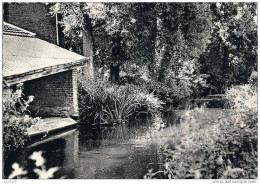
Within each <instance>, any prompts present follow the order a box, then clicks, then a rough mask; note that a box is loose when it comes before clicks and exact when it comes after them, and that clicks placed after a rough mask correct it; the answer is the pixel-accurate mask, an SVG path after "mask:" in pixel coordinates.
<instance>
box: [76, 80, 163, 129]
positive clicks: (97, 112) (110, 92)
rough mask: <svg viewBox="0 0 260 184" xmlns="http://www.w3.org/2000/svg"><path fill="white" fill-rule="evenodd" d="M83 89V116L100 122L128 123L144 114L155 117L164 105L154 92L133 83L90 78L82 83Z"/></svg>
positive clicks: (81, 98)
mask: <svg viewBox="0 0 260 184" xmlns="http://www.w3.org/2000/svg"><path fill="white" fill-rule="evenodd" d="M81 91H82V92H81V94H80V109H81V117H82V118H83V119H89V118H92V119H93V120H94V121H95V122H96V123H100V124H111V125H113V124H126V123H128V122H129V121H130V120H132V119H135V118H138V117H139V116H140V114H145V115H151V116H154V115H155V114H158V113H159V112H160V109H161V108H162V104H163V103H162V102H161V101H160V100H159V99H158V98H157V97H156V96H155V95H154V94H153V93H149V92H148V91H145V90H144V89H142V88H140V87H138V86H136V85H133V84H126V85H121V86H120V85H116V84H111V83H107V82H103V81H93V80H89V81H84V82H83V83H82V84H81Z"/></svg>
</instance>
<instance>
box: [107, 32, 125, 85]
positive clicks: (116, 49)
mask: <svg viewBox="0 0 260 184" xmlns="http://www.w3.org/2000/svg"><path fill="white" fill-rule="evenodd" d="M121 40H122V38H121V37H119V36H118V37H115V38H113V47H112V58H113V62H114V65H113V64H111V65H110V81H111V82H113V83H116V82H118V80H119V72H120V63H122V62H123V61H125V53H124V51H123V50H122V45H121ZM115 63H117V64H115Z"/></svg>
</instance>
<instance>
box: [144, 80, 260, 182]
mask: <svg viewBox="0 0 260 184" xmlns="http://www.w3.org/2000/svg"><path fill="white" fill-rule="evenodd" d="M255 89H256V88H254V86H252V85H251V84H250V85H245V86H240V87H233V88H231V89H229V90H228V91H227V98H228V99H229V101H230V103H229V105H230V107H231V108H232V109H226V110H222V111H221V113H216V111H214V112H213V113H210V112H209V110H207V109H203V108H195V109H193V110H191V111H187V113H185V114H184V115H183V116H182V117H181V120H180V125H176V126H174V127H173V128H172V129H173V130H172V131H173V132H172V136H173V139H172V141H171V142H168V143H167V144H166V145H162V146H161V147H159V148H158V154H159V158H160V160H159V162H160V163H157V164H159V166H160V167H159V169H155V168H156V167H154V165H153V164H150V165H149V167H148V173H147V174H146V175H145V176H144V178H178V179H180V178H196V179H200V178H207V179H210V178H222V179H228V178H229V179H230V178H231V179H239V178H242V179H256V178H257V138H258V137H257V116H256V114H257V106H256V103H257V101H256V99H257V98H256V95H257V92H256V90H255ZM250 98H252V99H250ZM246 100H248V101H247V102H251V103H246ZM203 117H207V119H204V118H203Z"/></svg>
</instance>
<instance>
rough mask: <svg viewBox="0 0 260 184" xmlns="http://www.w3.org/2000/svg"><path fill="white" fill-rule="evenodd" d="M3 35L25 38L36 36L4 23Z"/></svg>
mask: <svg viewBox="0 0 260 184" xmlns="http://www.w3.org/2000/svg"><path fill="white" fill-rule="evenodd" d="M3 34H6V35H16V36H25V37H35V35H36V34H35V33H32V32H30V31H27V30H24V29H22V28H19V27H17V26H14V25H12V24H8V23H6V22H4V25H3Z"/></svg>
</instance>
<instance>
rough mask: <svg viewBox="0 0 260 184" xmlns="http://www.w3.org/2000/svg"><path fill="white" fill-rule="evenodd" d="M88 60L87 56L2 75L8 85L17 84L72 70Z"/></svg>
mask: <svg viewBox="0 0 260 184" xmlns="http://www.w3.org/2000/svg"><path fill="white" fill-rule="evenodd" d="M88 61H89V58H84V59H81V60H77V61H73V62H71V63H66V64H60V65H55V66H50V67H45V68H41V69H37V70H32V71H29V72H26V73H20V74H16V75H10V76H4V77H3V78H4V80H5V82H6V84H7V85H8V86H10V85H13V84H17V83H20V82H25V81H28V80H33V79H37V78H41V77H45V76H48V75H53V74H55V73H60V72H64V71H68V70H72V69H74V68H77V67H82V66H84V65H85V64H86V63H87V62H88Z"/></svg>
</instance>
